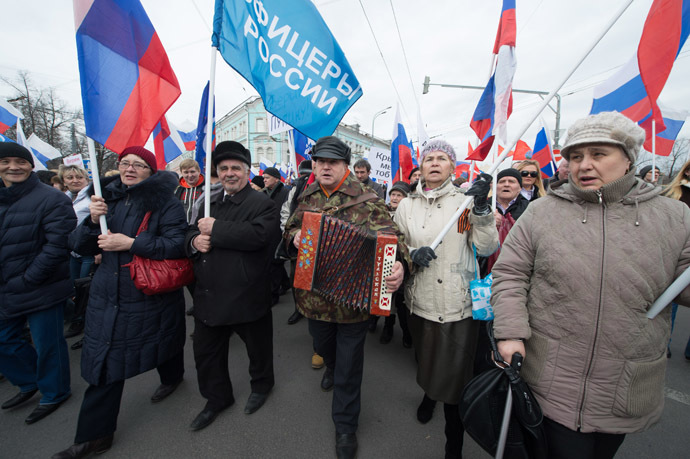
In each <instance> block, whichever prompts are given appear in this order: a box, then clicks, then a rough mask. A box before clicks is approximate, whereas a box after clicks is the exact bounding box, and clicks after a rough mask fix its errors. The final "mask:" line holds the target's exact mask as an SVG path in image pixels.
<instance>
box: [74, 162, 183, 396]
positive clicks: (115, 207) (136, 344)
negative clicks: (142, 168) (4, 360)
mask: <svg viewBox="0 0 690 459" xmlns="http://www.w3.org/2000/svg"><path fill="white" fill-rule="evenodd" d="M101 180H102V183H103V198H104V199H105V202H106V203H107V204H108V215H107V216H106V220H107V222H108V229H109V230H110V231H111V232H113V233H122V234H125V235H127V236H130V237H135V235H136V233H137V230H138V229H139V225H140V224H141V221H142V220H143V219H144V215H145V214H146V212H147V211H151V212H152V214H151V219H150V220H149V227H148V230H147V231H145V232H143V233H141V234H140V235H139V236H137V237H136V239H135V241H134V244H133V245H132V248H131V249H130V250H129V251H128V252H105V251H103V252H102V254H103V261H102V263H101V265H100V267H99V268H98V269H97V270H96V274H95V275H94V278H93V281H92V283H91V293H90V295H89V305H88V307H87V308H86V329H85V332H84V348H83V349H82V356H81V373H82V377H83V378H84V379H85V380H86V381H87V382H88V383H89V384H93V385H100V384H109V383H112V382H115V381H121V380H123V379H127V378H131V377H132V376H136V375H138V374H140V373H143V372H145V371H148V370H150V369H152V368H155V367H157V366H158V365H160V364H161V363H164V362H166V361H167V360H170V359H171V358H172V357H174V356H175V355H177V354H178V353H179V352H181V351H182V348H183V347H184V342H185V314H184V310H185V304H184V296H183V294H182V289H179V290H176V291H174V292H170V293H164V294H160V295H144V294H143V293H142V292H140V291H139V290H137V289H136V287H134V282H133V281H132V279H131V277H130V274H129V268H127V267H123V265H125V264H127V263H129V262H130V261H132V255H133V254H136V255H140V256H142V257H146V258H152V259H156V260H163V259H174V258H183V257H184V256H185V252H184V236H185V233H186V231H187V220H186V218H185V214H184V209H183V207H182V203H181V202H180V201H179V200H178V199H177V198H176V197H175V196H174V194H173V192H174V190H175V187H176V186H177V181H176V180H175V177H174V175H173V174H171V173H169V172H164V171H163V172H157V173H155V174H154V175H152V176H151V177H149V178H147V179H146V180H144V181H143V182H140V183H138V184H136V185H132V186H130V187H126V186H125V185H123V184H122V181H121V180H120V177H119V176H116V177H111V178H105V179H101ZM90 191H91V192H92V191H93V190H90ZM99 234H100V228H99V226H98V225H94V224H93V223H91V219H90V218H87V219H85V220H84V221H83V222H82V223H81V224H80V225H79V226H78V227H77V229H75V230H74V232H73V233H72V235H71V236H70V246H71V248H72V250H74V251H75V252H77V253H79V254H82V255H95V254H97V253H101V250H100V249H99V248H98V235H99Z"/></svg>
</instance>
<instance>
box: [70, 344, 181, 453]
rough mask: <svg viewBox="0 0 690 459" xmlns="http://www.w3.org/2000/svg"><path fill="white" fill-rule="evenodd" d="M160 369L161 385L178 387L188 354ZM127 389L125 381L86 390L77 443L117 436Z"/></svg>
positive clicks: (75, 440)
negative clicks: (124, 392) (123, 397)
mask: <svg viewBox="0 0 690 459" xmlns="http://www.w3.org/2000/svg"><path fill="white" fill-rule="evenodd" d="M156 369H157V370H158V374H159V375H160V378H161V384H166V385H170V384H175V383H176V382H178V381H180V380H181V379H182V376H183V374H184V353H183V352H180V353H179V354H177V355H176V356H175V357H173V358H172V359H170V360H168V361H167V362H164V363H162V364H160V365H158V367H157V368H156ZM124 388H125V381H124V380H122V381H115V382H113V383H110V384H103V385H101V386H93V385H89V387H87V388H86V392H85V393H84V401H83V402H82V403H81V410H80V411H79V421H77V435H76V436H75V438H74V443H84V442H87V441H92V440H98V439H99V438H103V437H105V436H107V435H110V434H112V433H113V432H115V430H116V429H117V415H118V414H119V413H120V401H121V400H122V390H123V389H124Z"/></svg>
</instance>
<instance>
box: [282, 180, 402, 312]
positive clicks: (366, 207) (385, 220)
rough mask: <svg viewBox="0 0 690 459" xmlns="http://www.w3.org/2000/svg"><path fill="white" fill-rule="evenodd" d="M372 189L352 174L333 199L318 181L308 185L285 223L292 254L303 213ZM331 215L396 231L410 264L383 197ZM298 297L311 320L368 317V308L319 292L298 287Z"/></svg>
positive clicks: (325, 208) (299, 305)
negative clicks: (348, 304) (343, 303)
mask: <svg viewBox="0 0 690 459" xmlns="http://www.w3.org/2000/svg"><path fill="white" fill-rule="evenodd" d="M370 192H371V189H370V188H368V187H366V186H364V185H362V184H361V183H360V182H359V181H358V180H357V179H356V178H355V177H354V175H352V174H350V175H349V176H348V178H347V179H345V182H343V184H342V185H341V186H340V188H339V189H338V190H337V191H336V192H335V193H333V194H332V195H331V196H330V198H329V197H326V194H325V193H324V192H323V190H322V189H321V187H320V186H319V184H318V182H315V183H312V184H311V185H309V187H307V189H306V190H304V192H303V193H302V195H301V196H300V199H299V204H298V206H297V210H296V211H295V213H294V214H292V216H291V217H290V219H289V220H288V221H287V223H286V225H285V233H283V238H284V239H285V244H286V246H287V247H288V251H291V252H290V253H295V252H296V249H295V246H294V245H293V244H292V240H293V239H294V237H295V234H297V232H298V231H299V230H301V229H302V215H303V214H304V212H305V211H310V212H320V211H328V210H329V209H333V208H334V207H339V206H342V205H344V204H346V203H347V202H350V201H352V200H353V199H356V198H357V197H358V196H361V195H363V194H365V193H370ZM330 214H331V215H333V216H335V217H337V218H338V219H340V220H343V221H346V222H348V223H352V224H355V225H361V226H363V227H365V228H366V229H367V230H370V231H381V230H389V231H392V232H395V234H396V235H397V237H398V254H397V259H398V260H399V261H401V262H402V263H403V266H405V267H407V266H409V265H411V260H410V257H409V252H408V249H407V245H406V244H405V243H404V241H403V235H402V233H401V232H400V230H399V229H398V227H397V225H396V224H395V223H394V222H393V219H392V218H391V217H390V215H389V213H388V210H387V209H386V205H385V203H384V201H383V200H381V199H372V200H370V201H366V202H364V203H361V204H357V205H355V206H352V207H348V208H345V209H343V210H341V211H335V212H331V213H330ZM406 272H407V269H406ZM401 288H402V287H401ZM295 296H296V298H297V308H298V309H299V311H300V312H301V313H302V314H303V315H304V316H305V317H308V318H310V319H316V320H322V321H325V322H336V323H355V322H362V321H365V320H367V319H369V313H368V312H367V311H363V310H357V309H350V308H347V307H344V306H340V305H337V304H335V303H333V302H330V301H328V300H326V299H325V298H323V297H322V296H321V295H319V294H317V293H313V292H310V291H306V290H300V289H295Z"/></svg>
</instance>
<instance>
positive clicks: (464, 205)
mask: <svg viewBox="0 0 690 459" xmlns="http://www.w3.org/2000/svg"><path fill="white" fill-rule="evenodd" d="M632 2H633V0H626V1H625V4H624V5H623V6H622V7H621V8H620V10H619V11H618V12H617V13H616V14H615V15H614V16H613V18H612V19H611V20H610V21H609V22H608V24H606V27H604V29H603V30H602V31H601V32H600V33H599V35H597V36H596V37H595V38H594V40H592V43H591V44H590V46H589V47H588V48H587V49H586V51H585V52H584V53H583V54H582V56H581V57H580V58H579V59H578V60H577V62H576V63H575V65H574V66H573V68H572V69H570V71H568V73H567V74H566V75H565V76H564V77H563V79H562V80H561V81H560V83H559V84H558V85H557V86H556V87H555V88H554V89H553V90H552V91H551V92H550V93H549V95H548V96H546V97H544V99H543V100H542V101H541V104H539V107H538V108H537V110H536V111H535V114H534V116H533V117H532V119H531V120H530V121H529V122H528V123H526V124H525V125H524V126H523V128H522V129H521V130H520V131H518V132H519V133H518V135H517V136H516V137H515V140H513V142H512V144H511V145H510V146H508V147H507V148H506V149H505V150H503V153H501V155H500V156H499V157H498V159H497V160H496V161H494V163H493V164H492V165H491V168H490V169H489V172H488V173H489V174H491V175H493V174H494V172H495V171H496V169H498V166H499V165H500V164H501V163H502V162H503V160H504V159H506V157H507V156H508V153H509V152H510V151H511V150H513V149H514V148H515V145H517V142H518V140H520V139H521V138H522V136H523V135H525V132H527V129H529V127H530V126H531V125H532V123H533V122H534V121H535V120H536V119H537V117H539V114H540V113H541V112H542V111H543V110H544V109H545V108H546V106H547V105H548V104H549V102H551V99H553V98H554V97H555V96H556V93H557V92H558V91H560V90H561V88H562V87H563V85H564V84H565V82H566V81H568V79H569V78H570V77H571V76H572V74H573V73H575V71H576V70H577V69H578V68H579V67H580V65H581V64H582V62H583V61H584V60H585V59H586V58H587V56H589V53H591V52H592V50H593V49H594V48H595V47H596V46H597V44H599V42H600V41H601V39H602V38H604V36H605V35H606V34H607V33H608V31H609V30H610V29H611V27H613V25H614V24H615V23H616V21H618V19H619V18H620V17H621V16H622V15H623V13H624V12H625V10H627V9H628V7H629V6H630V5H631V4H632ZM472 200H473V197H472V196H468V197H467V199H465V201H464V202H463V203H462V205H461V206H460V207H459V208H458V210H457V211H456V212H455V214H453V216H452V217H451V218H450V220H448V223H446V225H445V226H444V227H443V229H442V230H441V232H440V233H439V234H438V236H436V239H434V241H433V242H432V243H431V248H432V249H433V250H436V248H437V247H438V246H439V244H440V243H441V241H442V240H443V238H444V237H445V236H446V234H448V231H450V229H451V228H453V227H454V226H455V224H456V222H457V221H458V218H460V215H462V213H463V212H464V211H465V209H467V207H468V206H469V205H470V203H471V202H472Z"/></svg>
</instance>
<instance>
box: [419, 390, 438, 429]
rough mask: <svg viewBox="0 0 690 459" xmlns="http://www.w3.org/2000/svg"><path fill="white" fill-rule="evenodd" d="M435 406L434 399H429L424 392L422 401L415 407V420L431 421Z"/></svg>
mask: <svg viewBox="0 0 690 459" xmlns="http://www.w3.org/2000/svg"><path fill="white" fill-rule="evenodd" d="M435 407H436V401H434V400H431V399H430V398H429V397H428V396H427V395H426V394H424V398H423V399H422V403H420V404H419V408H417V420H418V421H419V422H421V423H422V424H426V423H427V422H429V421H431V418H432V417H433V415H434V408H435Z"/></svg>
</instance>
